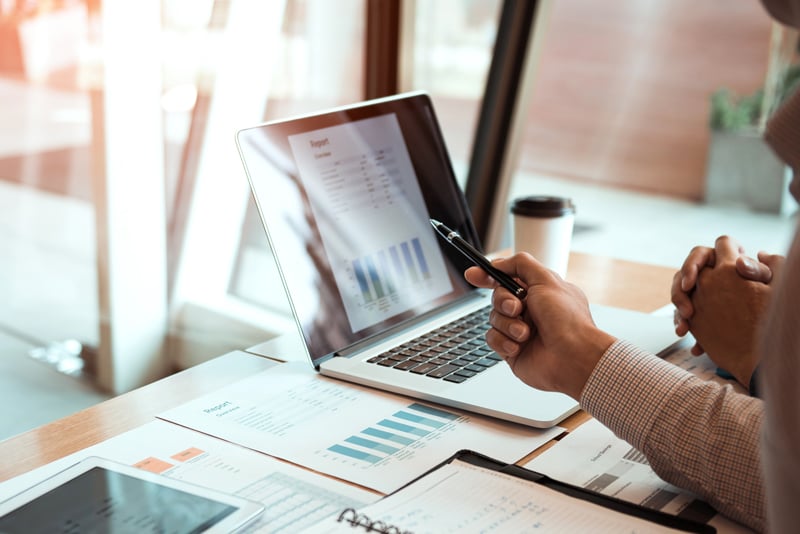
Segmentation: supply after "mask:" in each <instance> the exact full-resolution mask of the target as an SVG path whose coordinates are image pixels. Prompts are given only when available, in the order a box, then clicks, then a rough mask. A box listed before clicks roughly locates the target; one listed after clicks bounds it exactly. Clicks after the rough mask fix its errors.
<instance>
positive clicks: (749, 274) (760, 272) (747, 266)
mask: <svg viewBox="0 0 800 534" xmlns="http://www.w3.org/2000/svg"><path fill="white" fill-rule="evenodd" d="M736 272H737V273H739V276H741V277H742V278H745V279H747V280H752V281H753V282H762V283H764V284H768V283H769V282H770V280H772V269H770V267H769V265H767V264H765V263H760V262H758V261H756V260H754V259H753V258H751V257H749V256H739V257H738V258H736Z"/></svg>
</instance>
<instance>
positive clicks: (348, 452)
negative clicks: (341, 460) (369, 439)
mask: <svg viewBox="0 0 800 534" xmlns="http://www.w3.org/2000/svg"><path fill="white" fill-rule="evenodd" d="M328 450H329V451H331V452H338V453H339V454H343V455H345V456H349V457H350V458H355V459H356V460H364V461H365V462H369V463H371V464H374V463H376V462H379V461H381V460H382V458H381V457H380V456H375V455H372V454H369V453H366V452H363V451H359V450H356V449H351V448H350V447H345V446H344V445H334V446H333V447H328Z"/></svg>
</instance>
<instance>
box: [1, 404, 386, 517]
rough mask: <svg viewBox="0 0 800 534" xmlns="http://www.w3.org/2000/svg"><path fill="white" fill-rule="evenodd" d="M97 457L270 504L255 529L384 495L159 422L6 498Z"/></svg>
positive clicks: (16, 484) (48, 470) (10, 490)
mask: <svg viewBox="0 0 800 534" xmlns="http://www.w3.org/2000/svg"><path fill="white" fill-rule="evenodd" d="M89 456H99V457H102V458H108V459H110V460H114V461H116V462H120V463H123V464H128V465H134V466H137V467H140V468H141V469H146V470H148V471H152V472H156V473H161V474H163V475H165V476H167V477H170V478H176V479H181V480H185V481H187V482H191V483H194V484H197V485H200V486H207V487H212V488H214V489H217V490H220V491H223V492H226V493H232V494H236V495H240V496H242V497H245V498H248V499H250V500H254V501H258V502H261V503H264V505H266V510H265V511H264V513H263V514H262V515H261V517H260V519H259V520H258V522H257V523H254V524H253V525H250V526H249V527H248V530H247V532H297V531H299V530H302V529H304V528H306V527H308V526H310V525H313V524H315V523H317V522H319V521H321V520H323V519H325V518H326V517H329V516H331V515H337V514H338V513H339V512H340V510H341V509H342V507H343V506H344V507H349V506H363V505H365V504H368V503H370V502H373V501H375V500H376V499H378V498H379V497H380V496H379V495H376V494H375V493H372V492H369V491H366V490H363V489H359V488H356V487H354V486H351V485H349V484H345V483H342V482H339V481H336V480H333V479H330V478H328V477H325V476H323V475H319V474H315V473H312V472H310V471H307V470H305V469H302V468H300V467H296V466H293V465H289V464H287V463H285V462H281V461H280V460H276V459H274V458H270V457H269V456H266V455H263V454H259V453H257V452H253V451H251V450H247V449H244V448H242V447H239V446H236V445H232V444H230V443H226V442H224V441H221V440H218V439H216V438H212V437H209V436H205V435H203V434H200V433H198V432H194V431H192V430H188V429H186V428H181V427H179V426H176V425H173V424H171V423H167V422H164V421H158V420H155V421H153V422H152V423H148V424H146V425H144V426H141V427H139V428H137V429H134V430H131V431H129V432H126V433H125V434H121V435H119V436H116V437H114V438H112V439H110V440H107V441H104V442H102V443H99V444H97V445H95V446H92V447H89V448H87V449H84V450H82V451H80V452H77V453H75V454H71V455H69V456H67V457H65V458H62V459H61V460H58V461H56V462H53V463H50V464H47V465H46V466H43V467H41V468H39V469H35V470H33V471H30V472H28V473H25V474H24V475H20V476H18V477H15V478H12V479H10V480H8V481H6V482H4V483H2V484H0V501H2V500H5V499H8V498H9V497H11V496H13V495H15V494H17V493H19V492H20V491H22V490H24V489H26V488H28V487H30V486H33V485H34V484H36V483H38V482H40V481H42V480H44V479H45V478H48V477H50V476H52V475H53V474H55V473H57V472H59V471H62V470H63V469H65V468H67V467H69V466H71V465H73V464H75V463H77V462H78V461H79V460H82V459H84V458H86V457H89Z"/></svg>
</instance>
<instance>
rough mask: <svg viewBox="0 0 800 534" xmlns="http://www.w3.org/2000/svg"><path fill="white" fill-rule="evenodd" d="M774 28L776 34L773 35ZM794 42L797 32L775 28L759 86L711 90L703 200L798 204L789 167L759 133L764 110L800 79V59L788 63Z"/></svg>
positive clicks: (781, 208)
mask: <svg viewBox="0 0 800 534" xmlns="http://www.w3.org/2000/svg"><path fill="white" fill-rule="evenodd" d="M776 30H777V31H779V32H780V36H781V39H776V38H775V34H774V32H775V31H776ZM796 47H797V33H796V32H791V33H790V32H789V31H788V30H786V29H785V28H783V27H776V28H774V29H773V44H772V50H771V53H770V65H769V68H768V72H767V79H766V82H765V84H764V87H763V88H761V89H759V90H757V91H756V92H754V93H753V94H750V95H745V96H737V95H735V94H734V93H733V92H731V91H729V90H727V89H719V90H717V91H715V92H714V93H713V94H712V95H711V113H710V117H709V125H710V128H711V142H710V147H709V155H708V162H707V167H706V190H705V200H706V202H708V203H715V204H736V205H740V206H745V207H747V208H750V209H753V210H757V211H765V212H770V213H778V214H782V215H789V214H792V213H794V212H795V211H796V210H797V203H796V202H795V201H794V199H793V198H792V197H791V195H790V194H789V193H788V184H789V181H791V178H792V175H791V169H789V168H788V167H787V166H786V165H784V163H783V162H782V161H781V160H779V159H778V157H777V156H775V154H774V153H773V152H772V150H771V149H770V148H769V146H768V145H767V144H766V143H765V142H764V140H763V138H762V134H763V131H764V126H765V124H766V122H767V119H768V118H769V116H770V115H771V114H772V112H773V111H774V110H775V109H776V108H777V107H778V106H780V104H781V103H782V102H783V100H784V99H785V98H786V97H787V96H789V95H790V94H792V92H793V91H795V90H797V87H798V85H800V65H797V64H794V65H793V64H791V61H792V59H793V57H794V52H795V50H796Z"/></svg>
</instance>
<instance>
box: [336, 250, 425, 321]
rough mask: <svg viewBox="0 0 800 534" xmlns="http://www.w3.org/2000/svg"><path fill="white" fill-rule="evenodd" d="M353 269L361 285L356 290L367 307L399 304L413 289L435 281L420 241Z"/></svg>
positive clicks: (356, 262)
mask: <svg viewBox="0 0 800 534" xmlns="http://www.w3.org/2000/svg"><path fill="white" fill-rule="evenodd" d="M350 267H351V268H352V273H353V274H352V276H353V278H354V280H355V282H356V284H357V289H355V288H354V290H355V291H357V292H358V293H359V294H360V296H361V300H362V306H364V307H370V306H377V305H378V304H379V303H380V301H381V300H382V299H386V300H387V302H385V303H383V306H386V305H390V303H391V302H399V301H400V293H402V294H406V293H407V292H408V291H409V290H410V289H412V290H413V286H419V285H420V284H424V283H425V282H426V281H427V280H430V279H431V271H430V267H429V266H428V261H427V259H426V258H425V252H424V251H423V249H422V244H421V243H420V240H419V238H418V237H413V238H411V239H409V240H407V241H403V242H402V243H399V244H397V245H391V246H389V247H388V248H386V249H381V250H379V251H377V252H375V253H373V254H366V255H363V256H361V257H358V258H355V259H353V260H352V261H351V266H350ZM400 311H402V310H400Z"/></svg>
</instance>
